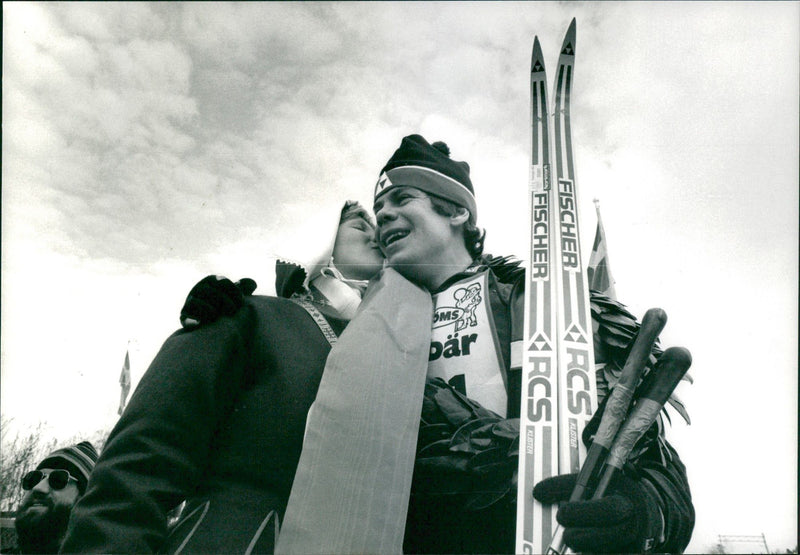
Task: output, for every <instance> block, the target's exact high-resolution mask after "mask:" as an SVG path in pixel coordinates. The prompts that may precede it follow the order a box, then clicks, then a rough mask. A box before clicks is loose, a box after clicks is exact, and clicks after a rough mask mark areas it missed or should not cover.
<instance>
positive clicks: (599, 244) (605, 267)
mask: <svg viewBox="0 0 800 555" xmlns="http://www.w3.org/2000/svg"><path fill="white" fill-rule="evenodd" d="M594 206H595V209H596V210H597V231H596V232H595V235H594V246H593V247H592V255H591V256H590V257H589V267H588V269H587V274H588V278H589V289H593V290H595V291H599V292H600V293H603V294H604V295H606V296H607V297H610V298H612V299H614V300H616V299H617V292H616V291H615V290H614V278H613V277H612V276H611V267H610V266H609V263H608V247H607V246H606V233H605V231H604V230H603V220H602V218H601V217H600V201H599V200H597V199H594Z"/></svg>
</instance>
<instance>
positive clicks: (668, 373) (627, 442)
mask: <svg viewBox="0 0 800 555" xmlns="http://www.w3.org/2000/svg"><path fill="white" fill-rule="evenodd" d="M691 365H692V355H691V353H690V352H689V350H688V349H684V348H683V347H670V348H669V349H667V350H666V351H664V353H663V354H662V355H661V357H660V358H659V359H658V363H657V364H656V367H655V368H654V369H653V372H651V373H650V374H649V375H648V376H647V378H646V379H645V382H644V383H643V384H642V395H641V396H640V397H639V399H637V401H636V405H635V406H634V409H633V412H632V413H631V415H630V416H629V417H628V419H627V420H626V421H625V424H624V425H623V427H622V430H620V432H619V434H618V435H617V438H616V439H615V440H614V445H613V446H612V447H611V451H610V453H609V455H608V459H607V460H606V465H605V468H604V470H603V474H602V476H601V477H600V482H598V484H597V488H596V489H595V490H594V494H593V495H592V499H599V498H601V497H603V494H604V493H605V491H606V489H607V488H608V485H609V483H611V479H612V478H613V477H614V473H615V472H616V471H617V470H621V469H622V467H623V465H624V464H625V462H626V461H627V460H628V455H630V453H631V450H632V449H633V446H634V445H635V444H636V442H637V441H639V438H640V437H642V436H643V435H644V433H645V432H646V431H647V430H648V429H649V428H650V426H651V425H652V424H653V422H654V421H655V419H656V416H658V413H659V411H660V410H661V409H662V408H663V407H664V403H666V402H667V399H669V396H670V395H672V392H673V391H675V388H676V387H677V386H678V383H679V382H680V381H681V379H682V378H683V376H684V374H686V372H687V371H688V370H689V367H690V366H691Z"/></svg>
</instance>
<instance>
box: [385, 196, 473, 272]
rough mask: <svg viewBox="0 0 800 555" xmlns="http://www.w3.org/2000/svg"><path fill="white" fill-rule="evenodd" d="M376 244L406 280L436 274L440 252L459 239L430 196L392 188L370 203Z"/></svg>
mask: <svg viewBox="0 0 800 555" xmlns="http://www.w3.org/2000/svg"><path fill="white" fill-rule="evenodd" d="M373 208H374V211H375V217H376V219H377V223H378V244H379V245H380V248H381V249H382V250H383V252H384V254H385V255H386V259H387V261H388V263H389V266H391V267H393V268H395V269H397V271H399V272H400V273H401V274H403V275H404V276H405V277H407V278H408V279H412V280H415V281H423V282H424V281H427V279H426V278H427V277H429V276H430V275H431V274H435V273H437V271H438V270H439V268H438V267H437V262H438V261H439V257H440V254H441V253H442V252H443V251H445V250H446V249H447V248H448V246H449V245H451V244H452V241H454V240H455V241H459V240H460V236H459V234H458V228H455V227H453V226H452V225H451V221H450V218H448V217H447V216H442V215H441V214H438V213H437V212H435V211H434V209H433V204H432V203H431V197H430V196H428V195H427V194H426V193H424V192H423V191H420V190H419V189H416V188H414V187H403V186H399V187H394V188H392V189H391V190H390V191H388V192H387V193H385V194H383V195H381V196H380V197H378V199H377V200H376V201H375V204H374V205H373Z"/></svg>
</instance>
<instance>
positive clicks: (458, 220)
mask: <svg viewBox="0 0 800 555" xmlns="http://www.w3.org/2000/svg"><path fill="white" fill-rule="evenodd" d="M468 220H469V210H467V209H466V208H464V207H462V206H459V207H458V208H457V209H456V213H455V214H454V215H452V216H450V225H451V226H453V227H458V226H461V225H464V224H465V223H467V221H468Z"/></svg>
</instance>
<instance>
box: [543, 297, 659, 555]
mask: <svg viewBox="0 0 800 555" xmlns="http://www.w3.org/2000/svg"><path fill="white" fill-rule="evenodd" d="M666 324H667V313H666V312H664V310H662V309H660V308H651V309H650V310H648V311H647V312H646V313H645V315H644V317H643V318H642V324H641V326H640V327H639V333H638V334H637V335H636V340H635V341H634V343H633V347H632V348H631V351H630V353H629V354H628V358H627V360H626V361H625V366H624V367H623V368H622V373H621V374H620V377H619V381H618V382H617V384H616V385H615V386H614V389H613V390H612V391H611V394H610V395H609V397H608V401H606V408H605V411H604V412H603V418H602V420H600V426H599V427H598V428H597V432H595V435H594V441H592V446H591V447H590V448H589V451H588V452H587V453H586V460H585V461H584V463H583V466H582V467H581V470H580V472H579V473H578V478H577V480H576V481H575V488H574V489H573V490H572V494H571V495H570V498H569V501H570V502H573V501H580V500H581V499H583V497H584V495H585V493H586V489H587V487H588V484H589V481H590V480H591V478H592V477H593V476H594V475H595V474H596V473H597V472H598V471H599V470H600V468H601V467H602V465H603V463H604V462H605V459H606V456H607V455H608V451H609V449H610V447H611V444H612V442H613V441H614V436H615V435H616V434H617V430H619V427H620V426H621V425H622V422H624V421H625V416H626V415H627V413H628V407H629V406H630V404H631V398H632V397H633V392H634V390H635V389H636V386H637V385H638V384H639V379H640V378H641V375H642V372H643V371H644V368H645V366H646V365H647V360H648V359H649V358H650V353H651V351H652V350H653V345H655V342H656V340H657V339H658V335H659V334H660V333H661V331H662V330H663V329H664V326H665V325H666ZM565 547H566V546H565V545H564V529H563V527H562V526H561V525H560V524H559V525H556V530H555V532H554V533H553V539H552V540H550V545H549V546H548V548H547V553H548V555H559V554H561V553H565V552H566V551H565Z"/></svg>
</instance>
